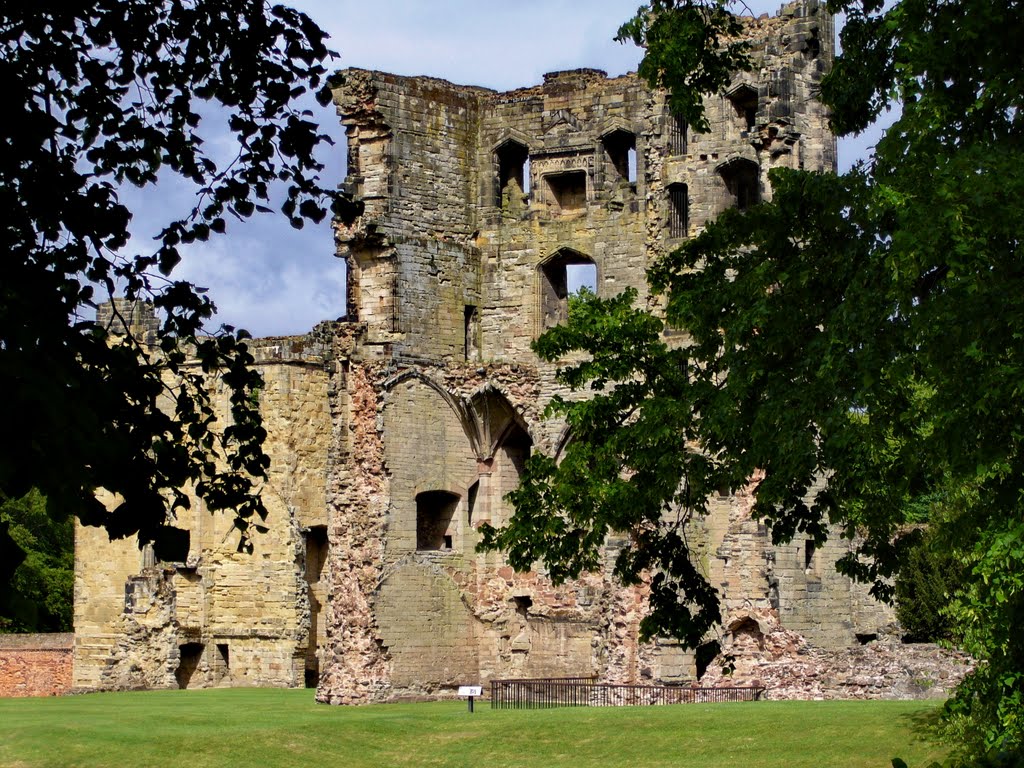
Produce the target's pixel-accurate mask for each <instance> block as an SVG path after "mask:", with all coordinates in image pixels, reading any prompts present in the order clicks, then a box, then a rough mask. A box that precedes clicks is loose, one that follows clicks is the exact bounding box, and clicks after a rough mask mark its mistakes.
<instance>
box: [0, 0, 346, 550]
mask: <svg viewBox="0 0 1024 768" xmlns="http://www.w3.org/2000/svg"><path fill="white" fill-rule="evenodd" d="M3 5H4V8H3V15H2V17H0V79H2V80H3V82H4V85H5V89H6V90H5V94H6V99H5V102H6V104H7V114H6V116H5V119H4V120H3V121H2V124H0V207H2V208H3V210H4V225H3V227H2V228H0V251H2V252H3V254H4V258H3V259H2V260H0V403H2V406H0V407H2V409H3V412H2V414H0V418H2V421H3V424H4V430H5V434H6V435H7V436H8V437H7V439H6V440H4V441H3V445H2V447H0V492H2V493H3V494H4V495H5V496H7V497H9V498H18V497H21V496H22V495H24V494H25V493H26V492H27V491H28V490H29V489H30V488H32V487H35V488H38V489H39V490H41V491H42V492H43V493H44V494H45V495H46V497H47V499H48V502H49V504H50V505H51V507H52V508H53V509H54V510H57V511H58V513H59V514H65V513H70V514H74V515H76V516H78V517H79V518H80V519H81V521H82V522H84V523H86V524H89V525H102V526H104V527H105V528H106V529H107V530H108V531H109V533H110V535H111V536H112V537H124V536H130V535H134V534H137V535H138V537H139V540H140V543H141V542H143V541H154V542H155V543H156V546H157V548H158V554H161V551H162V554H163V556H164V557H165V558H166V559H178V557H177V556H179V555H180V553H181V545H182V543H183V541H182V536H181V535H180V532H178V531H176V529H174V528H173V527H172V526H170V525H169V524H168V521H169V518H168V513H169V511H170V512H173V510H174V509H175V508H181V507H185V506H187V505H188V499H187V497H186V496H185V495H184V493H183V492H182V490H181V489H183V488H185V487H188V486H190V485H191V486H193V487H194V488H195V490H196V491H197V493H198V494H199V496H200V497H202V498H203V499H204V500H205V501H206V503H207V505H208V507H209V508H210V509H213V510H216V509H230V510H233V512H234V514H235V515H236V525H237V526H238V527H239V529H240V530H241V531H242V535H243V544H244V542H245V538H244V537H245V532H246V530H247V529H248V527H249V525H250V522H251V521H252V520H253V519H254V517H255V518H259V517H262V516H264V515H265V514H266V512H265V509H264V507H263V505H262V503H261V501H260V499H259V495H258V490H259V485H258V484H259V481H260V478H262V477H263V476H264V475H265V470H266V467H267V464H268V459H267V457H266V455H265V454H264V453H263V450H262V447H261V446H262V441H263V437H264V430H263V427H262V426H261V422H260V418H259V414H258V412H257V410H256V408H255V407H254V406H253V404H252V399H251V398H250V397H249V396H248V395H249V394H250V393H251V392H252V391H253V389H254V388H255V387H257V386H258V385H259V377H258V375H257V374H256V373H255V372H253V371H252V370H251V369H249V368H248V367H247V364H248V363H250V362H251V357H250V355H249V354H248V352H247V350H246V346H245V344H244V339H245V338H246V334H245V333H244V332H243V331H237V332H236V331H234V329H231V328H223V329H222V330H221V331H220V332H219V333H217V334H215V335H214V336H205V337H204V336H203V335H202V334H203V322H204V321H205V320H206V319H207V318H209V317H211V316H212V314H213V312H214V305H213V303H212V301H211V300H210V298H209V297H207V296H205V295H204V294H203V292H202V291H201V290H199V289H197V288H195V287H194V286H192V285H190V284H188V283H185V282H182V281H178V280H175V279H174V278H173V276H172V270H173V269H174V266H175V265H176V264H177V263H178V261H179V260H180V257H181V255H180V248H181V247H182V246H183V245H184V244H188V243H192V242H195V241H204V240H206V239H207V238H209V237H212V236H214V235H216V234H219V233H223V232H224V231H225V230H226V229H227V228H228V226H229V225H228V222H229V221H231V220H233V219H235V220H237V219H245V218H247V217H248V216H250V215H252V214H253V213H254V212H255V211H258V210H259V211H266V210H269V209H267V208H266V207H265V206H264V203H266V202H267V201H268V200H269V199H270V197H271V194H272V189H271V185H272V184H278V185H280V187H281V188H282V189H283V193H282V194H283V204H282V205H281V209H282V211H283V212H284V214H285V215H286V216H287V217H288V218H289V220H290V221H291V223H292V224H293V225H294V226H297V227H299V226H302V224H303V222H304V221H305V220H310V221H314V222H318V221H321V220H322V219H323V218H324V217H325V215H327V213H328V211H331V210H332V211H334V212H335V213H338V214H341V215H343V216H345V215H349V214H351V213H352V210H351V204H350V203H349V202H347V201H346V200H344V199H343V198H340V197H338V196H337V195H336V194H334V193H332V192H330V191H327V190H325V189H324V188H322V187H321V186H320V184H319V181H318V176H317V173H318V171H319V170H320V169H321V165H320V164H319V163H318V161H317V160H316V158H315V156H314V152H315V150H317V148H318V147H320V146H321V145H322V144H324V143H325V142H329V141H330V140H329V139H328V138H327V137H326V136H324V135H322V134H321V133H319V131H318V129H317V126H316V124H315V123H314V122H313V120H312V119H311V116H310V114H309V113H308V112H304V111H302V110H301V109H299V108H298V107H296V105H295V100H296V99H297V98H298V97H300V96H302V95H303V94H304V93H306V92H312V93H316V94H317V98H318V99H319V101H320V103H321V104H324V103H326V102H327V101H328V100H329V98H330V96H329V92H328V91H327V89H326V81H325V73H326V70H325V68H324V66H323V63H322V62H323V61H324V60H325V58H326V57H327V56H328V55H329V51H328V49H327V48H326V46H325V35H324V33H323V32H322V31H321V30H320V29H319V28H318V27H317V26H316V25H315V24H313V22H312V21H310V19H309V18H308V17H306V16H305V15H304V14H302V13H299V12H297V11H294V10H291V9H288V8H285V7H282V6H279V5H271V4H269V3H264V2H262V1H261V0H155V1H154V0H86V1H85V2H78V3H63V2H50V1H49V0H44V1H43V2H41V3H18V2H6V1H5V2H4V4H3ZM224 110H226V112H225V111H224ZM213 114H215V115H218V116H220V115H226V117H225V121H226V129H223V126H222V125H221V120H220V118H219V117H218V118H217V119H216V120H215V121H214V124H215V130H216V129H221V130H226V133H227V136H228V137H229V138H230V141H231V142H233V146H234V150H233V154H232V156H230V157H228V158H227V160H223V159H222V158H219V157H214V156H213V155H211V154H210V153H208V152H207V151H206V145H204V143H203V136H202V134H201V132H200V130H201V129H203V128H208V127H209V120H208V119H206V118H204V115H213ZM207 135H209V132H208V131H207ZM218 139H219V142H218V143H219V144H223V139H224V136H223V135H219V136H218ZM171 177H178V178H180V179H181V180H183V181H185V182H186V183H189V184H191V185H194V188H195V191H196V197H195V206H194V208H193V209H192V210H191V211H186V212H183V213H184V215H183V217H182V218H178V219H171V220H168V221H167V223H166V226H164V227H163V228H162V229H161V230H160V231H159V232H154V233H151V234H153V235H155V248H154V249H153V250H152V252H145V253H139V252H134V251H132V250H129V248H128V243H129V223H130V221H131V218H132V213H131V211H130V210H129V209H128V208H127V207H126V206H125V205H124V204H123V203H122V202H121V200H120V196H119V192H120V190H121V189H122V188H123V186H124V185H125V184H132V185H135V186H138V187H148V186H152V185H154V184H155V183H156V182H157V179H158V178H161V179H162V178H171ZM115 292H118V293H122V294H124V295H125V296H126V297H127V298H128V299H129V300H133V301H134V300H139V301H141V300H145V301H148V302H151V303H152V304H153V305H155V307H156V308H157V310H158V311H159V313H160V315H161V318H162V319H161V324H160V327H159V329H158V330H157V331H156V335H155V339H153V340H152V342H153V343H152V346H151V347H148V348H147V347H146V346H145V345H144V344H143V343H142V341H143V340H142V339H137V338H134V337H133V336H131V335H130V334H129V335H128V336H127V337H120V336H119V337H118V338H112V337H111V335H110V333H109V332H108V329H106V328H103V327H99V326H98V325H97V323H96V322H95V321H94V319H93V318H94V314H95V308H96V306H97V304H98V303H100V302H102V301H104V300H106V299H107V298H109V297H111V296H113V295H114V293H115ZM187 361H189V362H190V363H191V361H194V362H195V363H197V365H191V364H189V365H186V362H187ZM213 372H217V373H218V375H219V376H220V377H221V379H222V380H223V382H224V384H225V385H227V387H228V388H229V389H230V391H231V398H230V401H231V423H230V425H229V426H227V427H226V428H225V429H224V430H223V431H222V432H220V433H217V434H215V433H214V432H213V431H212V430H211V425H212V422H213V412H212V409H211V402H210V398H209V395H208V393H207V391H206V387H205V385H204V376H206V375H207V374H211V373H213ZM98 488H103V489H106V490H107V491H109V492H110V493H112V494H115V495H116V498H118V499H119V504H118V505H117V506H115V507H114V508H113V509H107V508H105V507H104V506H103V505H101V504H100V503H99V502H98V501H97V500H96V496H95V492H96V489H98ZM3 543H5V544H9V539H8V538H4V542H3ZM172 545H176V546H172ZM173 550H176V551H173Z"/></svg>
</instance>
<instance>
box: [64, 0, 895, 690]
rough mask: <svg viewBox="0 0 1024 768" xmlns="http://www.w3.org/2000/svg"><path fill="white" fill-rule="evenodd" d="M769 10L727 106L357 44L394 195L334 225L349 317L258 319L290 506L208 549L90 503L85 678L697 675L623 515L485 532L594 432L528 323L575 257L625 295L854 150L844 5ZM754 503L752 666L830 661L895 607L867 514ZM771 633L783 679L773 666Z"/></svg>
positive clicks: (387, 185) (210, 521) (557, 308)
mask: <svg viewBox="0 0 1024 768" xmlns="http://www.w3.org/2000/svg"><path fill="white" fill-rule="evenodd" d="M749 28H750V30H751V38H752V41H753V50H754V55H755V61H756V64H757V66H756V67H755V69H754V71H753V72H750V73H744V74H741V75H739V76H738V77H737V80H736V82H735V83H734V84H733V87H732V88H730V89H729V91H728V93H727V94H726V95H724V96H713V97H708V99H707V100H706V107H707V111H708V116H709V118H710V120H711V123H712V131H711V132H710V133H709V134H703V135H699V134H693V133H692V132H686V131H684V130H683V128H684V127H682V126H680V125H679V124H678V121H676V120H675V119H674V117H673V116H672V115H671V114H670V113H669V110H668V108H667V106H666V104H665V97H664V94H662V93H658V92H652V91H650V90H649V89H647V88H646V87H645V86H644V85H643V84H642V83H641V82H640V81H639V80H638V79H637V78H636V77H635V76H634V75H626V76H623V77H618V78H607V77H606V76H605V75H604V73H601V72H598V71H596V70H573V71H570V72H563V73H553V74H551V75H548V76H546V77H545V82H544V83H543V84H541V85H538V86H534V87H531V88H524V89H520V90H517V91H511V92H508V93H496V92H493V91H489V90H487V89H483V88H476V87H469V86H457V85H452V84H450V83H447V82H444V81H440V80H435V79H432V78H423V77H419V78H408V77H400V76H396V75H389V74H385V73H379V72H368V71H365V70H348V71H347V72H346V73H345V76H346V82H345V84H344V86H343V87H341V88H340V89H338V90H337V91H336V93H335V100H336V103H337V105H338V110H339V114H340V116H341V119H342V122H343V124H344V125H345V127H346V131H347V135H348V168H349V176H348V178H347V179H346V181H345V187H346V188H347V189H348V191H350V192H351V193H352V194H353V195H355V197H356V198H357V199H359V200H361V201H362V202H363V204H364V206H365V208H364V213H363V215H362V216H361V217H360V218H359V219H358V220H357V221H356V222H354V223H353V224H352V225H350V226H345V225H342V224H341V223H337V224H336V225H335V230H336V239H337V242H338V255H339V257H341V258H344V259H345V260H346V263H347V265H348V270H349V282H348V291H347V300H348V305H347V306H348V313H349V314H348V318H347V322H337V323H324V324H321V325H320V326H318V327H317V328H316V329H314V331H313V332H312V333H311V334H310V335H308V336H306V337H290V338H286V339H261V340H257V341H255V342H253V343H252V346H253V348H254V352H255V354H256V357H257V360H258V364H259V365H260V366H261V372H262V373H263V375H264V377H265V379H266V381H267V384H266V387H265V389H264V391H263V392H262V393H261V410H262V413H263V415H264V418H265V420H266V426H267V430H268V433H269V435H270V437H269V439H268V445H267V450H268V452H269V453H270V454H271V457H272V465H271V478H270V480H269V482H268V485H267V490H268V494H267V497H266V498H267V504H268V507H269V508H270V509H271V518H270V528H271V530H270V532H269V533H268V534H266V535H264V536H262V537H257V539H256V540H255V544H256V552H255V553H254V555H253V556H252V557H251V558H250V557H247V556H245V555H238V554H236V553H235V551H234V546H235V543H236V542H237V534H235V533H233V532H232V531H231V530H230V522H229V521H226V520H222V519H220V517H219V516H210V515H208V514H206V513H205V512H203V510H202V509H201V508H200V507H197V508H196V509H195V511H194V512H193V513H192V515H191V519H190V520H189V521H188V525H189V527H190V529H191V530H192V533H193V550H192V552H190V555H189V559H188V561H187V562H186V563H178V564H167V563H160V564H157V563H153V562H151V561H148V560H146V557H145V553H140V552H139V550H138V549H137V548H136V547H135V546H134V544H130V543H124V542H114V543H107V542H106V541H105V534H103V533H102V532H101V531H100V532H98V531H95V530H93V529H85V528H79V531H78V536H79V538H78V542H77V546H78V548H79V552H89V553H95V554H93V555H92V556H91V557H85V558H83V557H79V558H77V563H78V564H76V568H77V569H78V570H77V574H76V665H75V683H76V685H78V686H79V687H80V688H117V687H177V686H181V687H186V686H209V685H241V684H246V685H281V686H295V685H301V684H303V681H304V680H305V681H306V682H307V683H313V682H317V681H318V683H319V686H318V691H317V698H318V700H320V701H326V702H331V703H345V704H348V703H364V702H368V701H382V700H392V699H396V698H402V697H418V696H425V695H437V694H446V693H447V694H451V692H452V691H453V689H454V688H455V686H458V685H460V684H469V683H479V682H486V681H487V680H489V679H494V678H498V677H513V676H561V675H581V674H582V675H585V674H595V675H598V676H600V677H601V678H603V679H605V680H607V681H610V682H660V683H670V684H678V683H689V682H693V681H694V680H695V679H696V677H697V672H698V670H697V668H696V665H695V659H694V655H693V654H692V653H691V652H688V651H685V652H684V651H683V650H681V649H680V648H679V647H678V645H677V644H675V643H674V642H671V641H665V640H655V641H654V642H651V643H646V644H641V643H640V642H639V641H638V628H639V623H640V621H641V619H642V618H643V616H644V611H645V600H644V598H645V592H644V589H643V587H640V588H632V589H624V588H621V587H619V586H617V585H616V584H615V583H614V582H613V580H612V578H611V564H612V562H613V560H614V556H615V553H616V551H617V547H618V546H620V545H621V542H616V541H614V540H611V541H609V542H608V547H607V557H606V566H605V568H604V569H603V571H601V572H599V573H592V574H587V575H586V576H584V577H583V578H581V579H580V580H579V581H578V582H574V583H571V584H567V585H564V586H561V587H555V586H553V585H552V584H551V583H550V580H549V579H548V578H547V576H546V574H545V573H544V571H543V569H541V568H538V569H537V570H535V571H531V572H529V573H525V574H523V573H515V572H513V570H512V569H511V568H510V567H508V565H507V564H506V563H505V562H504V560H503V558H502V557H501V556H500V555H499V554H495V553H485V554H482V553H477V552H476V551H475V546H476V543H477V541H478V533H477V527H478V526H479V524H480V523H481V522H484V521H488V522H491V523H492V524H495V525H500V524H502V523H504V522H506V521H507V520H508V516H509V514H510V510H509V508H508V504H507V502H506V501H505V500H504V496H505V494H506V493H508V491H510V490H511V489H512V488H514V487H515V485H516V483H517V481H518V477H519V472H520V470H521V467H522V462H523V461H524V459H525V457H526V456H527V455H528V454H529V452H531V451H535V450H540V451H544V452H547V453H557V451H558V450H560V448H561V447H562V445H563V444H564V442H565V440H566V439H567V435H566V433H565V429H564V425H562V424H560V423H558V422H554V421H545V420H543V419H542V418H541V414H542V412H543V408H544V405H545V404H546V403H547V402H548V401H549V400H550V399H551V398H552V397H553V396H555V395H563V396H566V397H570V396H571V397H579V396H581V395H578V394H573V393H568V392H566V391H564V389H563V388H562V387H561V385H559V384H558V382H557V381H556V380H555V367H554V366H549V365H545V364H542V363H541V362H540V361H539V360H538V359H537V358H536V356H535V355H534V354H533V353H532V351H531V350H530V346H529V345H530V342H531V341H533V340H534V339H535V338H536V337H537V336H538V335H539V334H540V333H541V332H543V330H544V329H545V328H547V327H550V326H551V325H553V324H555V323H558V322H560V321H562V320H563V319H564V317H565V313H566V311H567V293H568V284H567V281H568V279H569V274H570V272H571V270H573V269H574V268H577V267H581V266H583V267H587V268H589V269H591V270H592V273H593V276H594V286H595V289H596V291H597V293H598V294H599V295H602V296H611V295H614V294H616V293H618V292H620V291H621V290H623V289H624V288H626V287H633V288H635V289H636V290H637V291H638V293H639V294H640V296H641V297H643V298H644V299H646V298H647V287H646V282H645V280H644V272H645V269H646V268H647V266H648V265H649V264H650V263H651V262H652V260H653V259H654V258H656V257H657V256H658V255H660V254H661V253H663V252H664V251H665V250H666V249H670V248H672V247H675V246H676V245H678V244H679V243H680V242H682V240H683V239H684V238H685V237H690V236H693V235H694V234H696V233H697V232H699V231H700V229H701V228H702V227H703V226H704V224H705V223H706V222H707V221H708V220H710V219H711V218H713V217H714V216H715V215H717V214H718V213H720V212H721V211H722V210H724V209H725V208H727V207H730V206H733V205H737V204H739V205H745V204H749V203H751V202H753V200H752V199H750V196H751V195H754V197H755V199H756V198H757V197H762V198H767V197H770V195H771V189H770V185H769V184H768V181H767V172H768V170H769V169H770V168H772V167H780V166H784V167H793V168H809V169H822V170H832V169H834V165H835V143H834V140H833V138H832V137H831V135H830V134H829V133H828V131H827V128H826V122H825V115H824V112H823V109H822V107H821V106H820V105H819V104H818V103H817V102H816V101H815V100H814V98H813V95H814V94H815V92H816V88H817V84H818V82H819V80H820V77H821V76H822V74H823V73H824V72H825V71H826V69H827V67H828V64H829V63H830V61H831V56H832V47H831V46H832V38H833V28H832V19H831V17H829V16H827V15H826V14H825V13H824V11H823V10H819V9H818V7H817V5H816V4H815V3H813V2H807V3H802V2H798V3H795V4H793V5H790V6H787V7H785V8H783V11H782V14H781V15H780V16H779V17H776V18H762V19H758V20H750V22H749ZM629 149H632V150H633V152H634V154H635V168H636V170H635V175H634V174H632V173H631V172H630V168H629V167H628V164H627V162H626V159H627V158H628V156H629V152H628V150H629ZM680 192H682V193H683V194H682V195H681V196H680V194H679V193H680ZM681 199H682V200H683V201H684V204H685V208H684V209H683V210H682V214H683V215H682V216H680V213H681V211H680V208H679V201H680V200H681ZM684 340H685V337H683V336H682V335H678V334H677V336H676V337H675V341H676V342H678V343H683V341H684ZM222 405H223V406H224V407H225V412H226V401H225V402H224V403H223V404H222ZM751 502H752V499H751V498H750V496H749V493H748V492H746V491H743V490H741V491H738V492H736V493H731V494H726V495H723V496H720V497H718V498H716V499H713V500H712V503H711V514H710V515H709V516H708V517H707V518H706V519H704V520H703V521H700V522H698V523H697V524H695V526H694V529H693V531H692V536H693V539H694V540H695V541H696V542H697V547H696V551H697V556H698V557H699V558H700V560H701V562H702V564H703V565H704V567H705V568H706V569H707V571H708V572H709V574H710V575H711V578H712V581H713V582H714V583H716V584H717V585H719V587H720V589H721V591H722V594H723V603H724V609H725V614H726V621H725V625H724V626H723V628H722V641H723V644H724V646H725V648H726V650H730V649H731V650H735V651H738V652H742V653H743V654H745V658H747V660H748V662H749V663H748V667H747V668H744V670H745V671H744V674H747V677H746V678H744V679H755V678H757V679H765V680H772V681H774V682H775V683H776V684H781V681H782V677H783V675H782V673H780V672H778V670H780V669H783V668H784V664H783V662H786V663H788V662H787V661H786V660H787V659H788V660H790V661H792V660H794V659H796V660H798V661H800V662H801V663H803V662H805V661H806V658H807V654H808V651H807V648H812V649H814V652H815V653H818V654H819V657H816V658H818V661H817V662H816V666H815V667H814V668H815V669H818V670H823V669H826V668H828V664H829V663H833V662H834V660H835V659H836V658H839V656H840V655H841V654H844V653H849V652H850V651H848V650H847V649H849V648H851V647H853V646H857V642H858V636H859V637H860V639H861V640H865V639H869V638H870V637H872V636H876V635H881V634H884V633H885V632H886V631H887V629H888V628H890V627H891V621H892V617H891V613H890V612H889V610H888V609H886V608H885V607H883V606H879V605H877V604H875V603H874V602H873V601H872V600H871V599H870V598H869V597H868V596H867V594H866V590H865V589H863V588H861V587H859V586H856V585H853V584H851V583H850V582H849V581H848V580H846V579H844V578H842V577H840V576H838V574H836V573H835V572H834V569H833V568H832V564H833V563H834V561H835V560H836V559H837V558H838V557H839V556H841V555H842V554H843V553H844V552H845V551H846V546H847V543H846V542H844V541H843V540H841V539H838V538H836V539H833V540H831V541H830V542H829V543H828V544H827V545H826V546H825V547H824V548H822V549H821V550H818V551H814V550H813V549H809V548H808V544H807V542H805V541H803V540H797V541H794V542H793V543H792V544H789V545H785V546H778V547H776V546H773V545H771V543H770V537H769V536H768V535H767V532H766V531H765V529H764V527H763V526H761V525H759V524H758V523H757V522H756V521H753V520H752V519H751V518H750V506H751ZM100 553H102V554H100ZM780 632H782V633H789V634H785V635H780V634H779V633H780ZM781 637H785V638H788V639H787V640H786V641H785V642H783V641H782V640H779V638H781ZM793 638H798V640H799V641H796V640H794V639H793ZM808 643H810V644H811V645H807V644H808ZM765 647H769V648H775V649H777V653H776V652H773V653H774V655H772V654H769V656H771V658H770V659H769V658H768V657H767V656H765V651H764V649H765ZM778 649H782V650H778ZM787 649H788V650H787ZM787 653H788V654H789V655H788V656H787ZM837 654H838V655H837ZM766 659H767V661H766ZM826 660H831V661H826ZM768 661H770V662H771V663H773V664H774V665H775V666H774V667H773V669H775V670H776V673H775V675H776V676H775V677H774V678H773V677H771V676H770V675H768V673H766V672H763V671H759V672H756V673H755V672H751V669H752V666H751V665H755V662H756V664H761V666H763V664H762V662H764V663H767V662H768ZM836 663H838V662H836ZM879 664H882V665H883V666H884V664H883V663H882V662H879ZM758 669H761V667H758ZM788 669H794V670H795V669H796V667H793V666H791V667H789V668H788ZM794 674H796V673H794ZM758 676H760V678H758ZM797 677H798V678H799V679H800V680H804V681H811V680H812V679H813V678H812V677H810V676H808V675H803V676H802V677H801V676H799V675H797ZM883 677H884V676H883ZM879 679H882V678H879ZM885 679H888V678H885ZM708 681H712V682H715V681H716V678H715V673H714V670H713V669H711V670H709V671H708V673H707V677H706V679H705V681H704V682H708ZM815 685H818V688H814V686H815ZM799 687H800V686H799V685H796V684H793V685H790V690H791V691H792V690H796V689H797V688H799ZM801 690H805V691H806V692H807V693H808V695H817V692H820V682H806V684H805V685H804V686H803V688H801Z"/></svg>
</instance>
